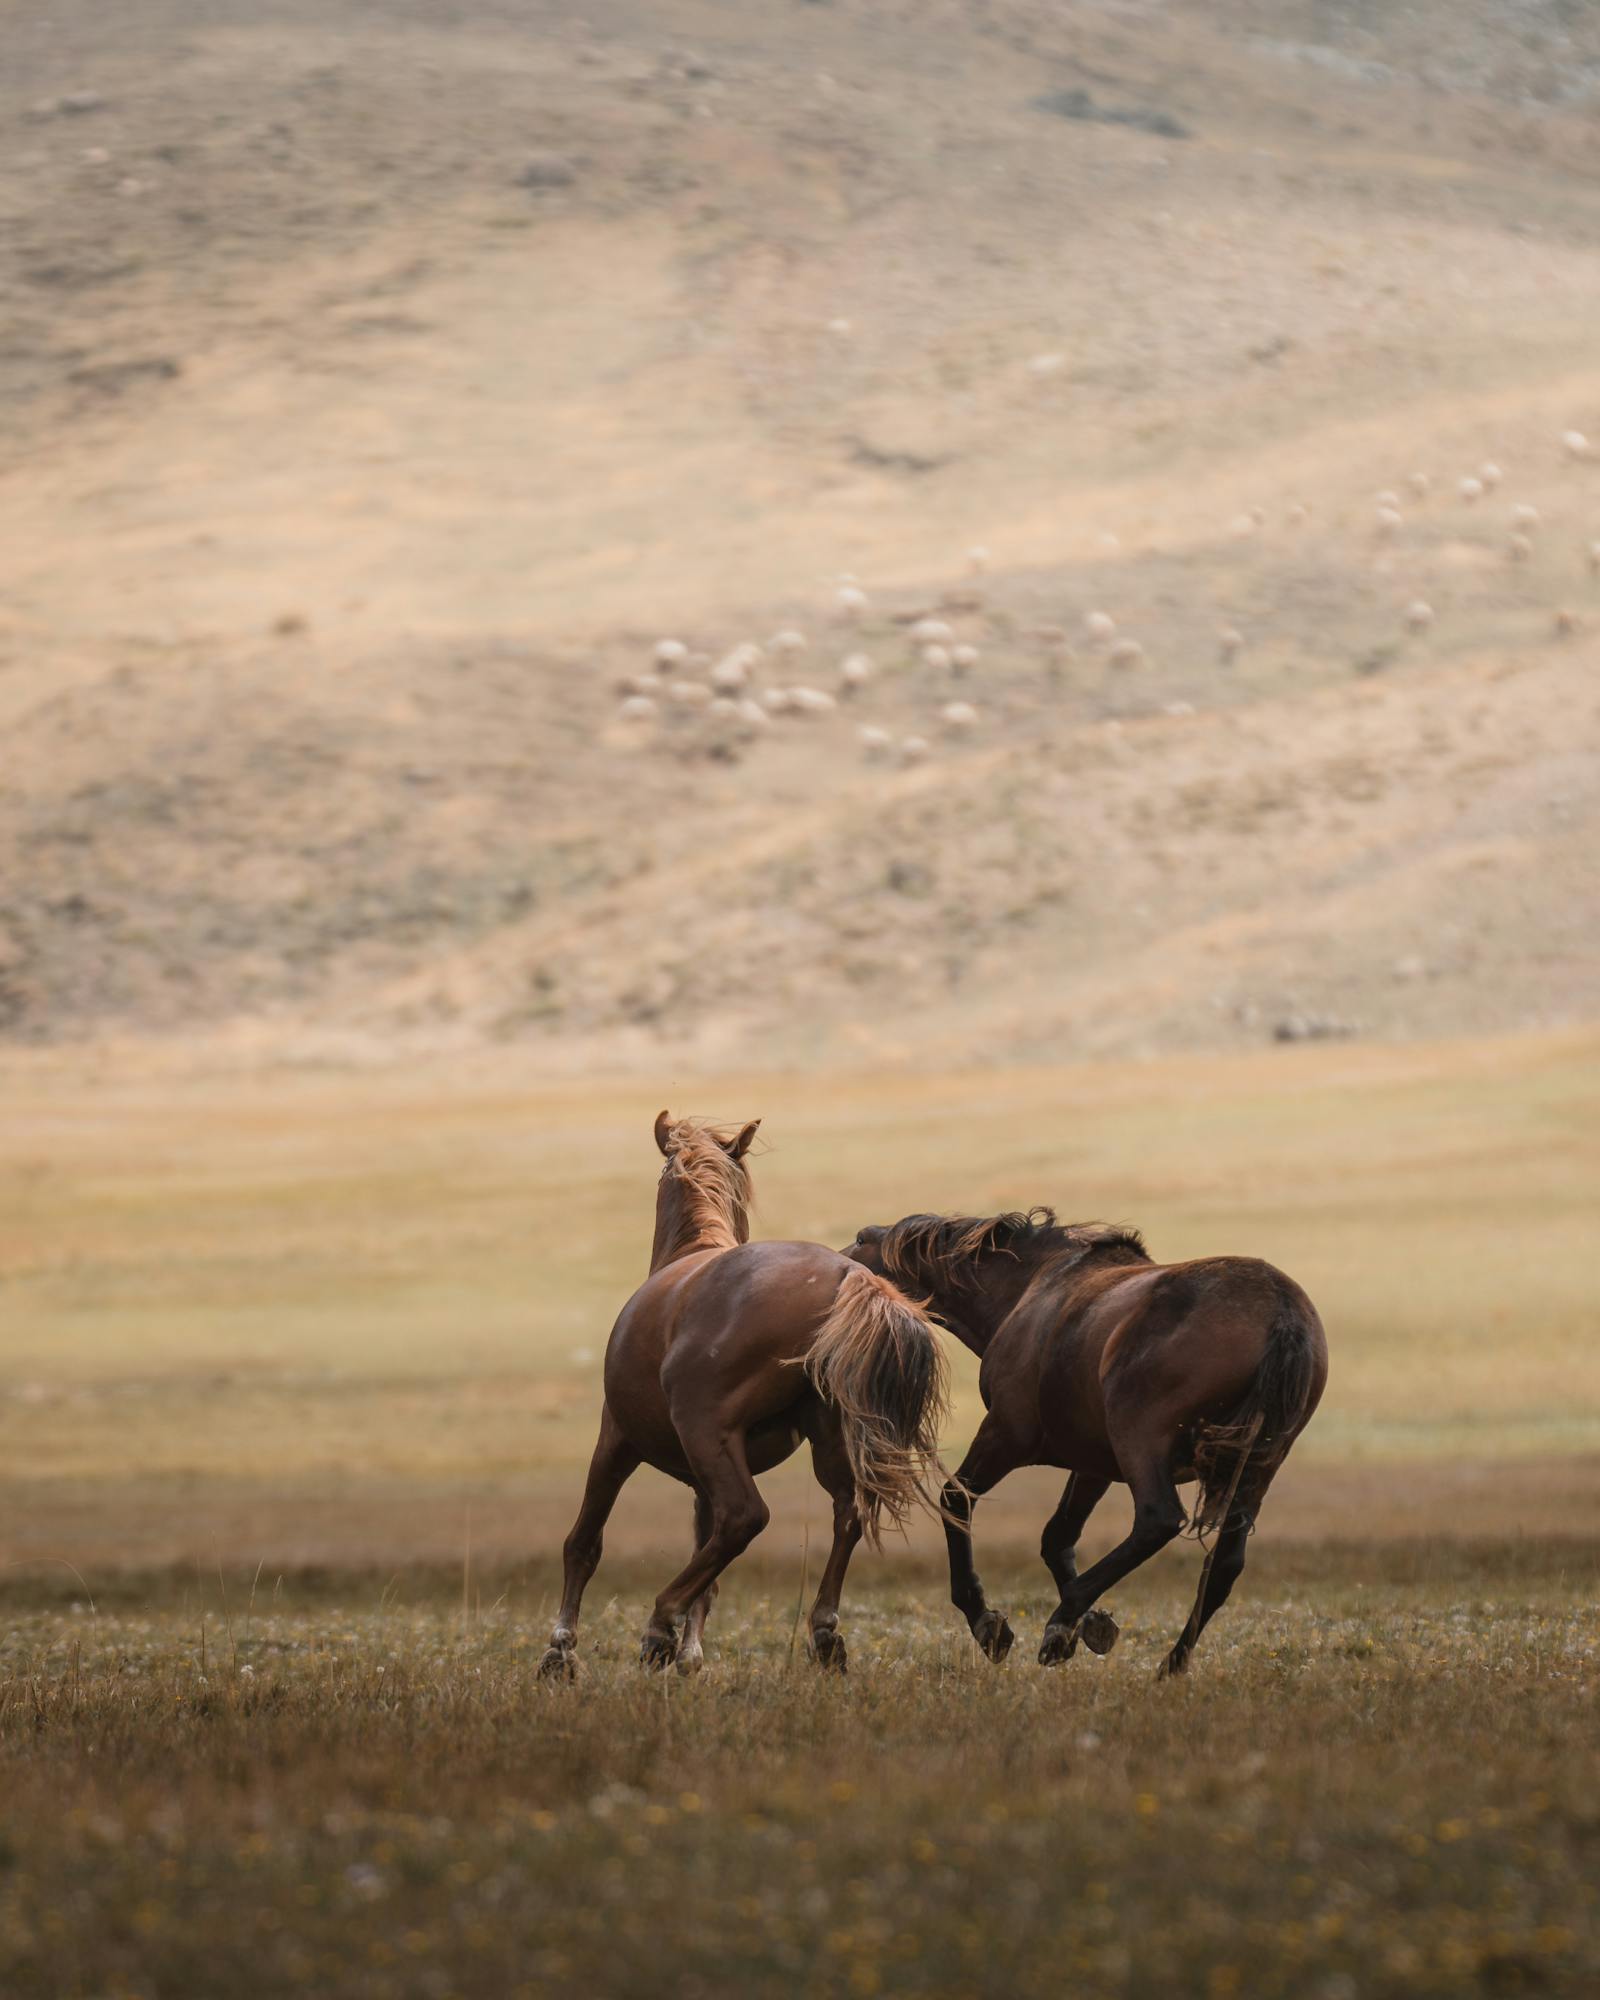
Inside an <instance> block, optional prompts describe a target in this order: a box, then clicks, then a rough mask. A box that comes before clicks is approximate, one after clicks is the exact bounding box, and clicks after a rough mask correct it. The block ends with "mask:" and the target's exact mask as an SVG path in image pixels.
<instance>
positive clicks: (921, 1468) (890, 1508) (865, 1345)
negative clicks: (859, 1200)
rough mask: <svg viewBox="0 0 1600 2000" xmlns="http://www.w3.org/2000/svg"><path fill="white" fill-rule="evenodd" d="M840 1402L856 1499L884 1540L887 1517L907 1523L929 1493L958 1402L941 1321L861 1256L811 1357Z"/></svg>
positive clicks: (829, 1394)
mask: <svg viewBox="0 0 1600 2000" xmlns="http://www.w3.org/2000/svg"><path fill="white" fill-rule="evenodd" d="M805 1368H806V1373H807V1375H809V1376H810V1378H811V1381H812V1383H813V1384H814V1386H815V1387H816V1388H817V1389H818V1390H819V1391H820V1392H821V1394H822V1396H823V1397H824V1398H825V1399H826V1400H827V1401H828V1402H830V1403H832V1404H833V1406H834V1407H835V1408H836V1409H837V1410H838V1412H839V1416H840V1418H841V1420H842V1423H843V1428H844V1448H845V1452H846V1455H847V1456H848V1458H849V1461H850V1472H851V1476H852V1478H853V1479H854V1480H855V1486H856V1508H857V1511H858V1512H859V1513H860V1516H861V1526H862V1529H863V1531H864V1532H865V1534H866V1536H867V1539H868V1540H869V1541H871V1542H873V1543H876V1542H877V1541H878V1540H879V1538H880V1535H881V1532H882V1527H883V1521H884V1517H885V1516H887V1517H888V1519H889V1521H890V1522H891V1523H892V1524H893V1525H894V1526H895V1527H899V1526H901V1525H902V1524H903V1523H904V1521H905V1519H906V1516H907V1515H908V1514H909V1513H910V1511H911V1509H912V1507H913V1506H914V1505H918V1504H921V1505H926V1506H930V1507H936V1503H935V1502H934V1500H933V1499H932V1497H931V1495H930V1493H929V1485H930V1479H931V1476H932V1474H933V1473H934V1472H935V1471H936V1469H937V1468H938V1465H939V1426H940V1424H941V1423H942V1421H943V1419H944V1415H945V1411H946V1408H947V1405H948V1391H947V1384H946V1370H945V1359H944V1349H943V1348H942V1347H941V1346H940V1345H939V1338H938V1335H937V1334H936V1333H935V1331H934V1327H933V1322H932V1321H931V1320H930V1319H929V1318H928V1316H927V1314H926V1313H924V1312H923V1311H922V1310H921V1308H920V1307H918V1306H915V1305H913V1304H912V1302H911V1301H910V1299H908V1298H907V1297H906V1296H905V1294H904V1293H903V1292H900V1291H898V1290H896V1288H895V1287H894V1285H892V1284H891V1283H890V1282H889V1280H888V1279H887V1278H882V1277H879V1276H878V1274H877V1273H876V1272H875V1271H868V1270H864V1269H863V1268H862V1267H861V1266H860V1265H859V1264H853V1265H852V1266H851V1267H850V1269H849V1270H848V1271H847V1272H846V1273H845V1276H844V1280H843V1282H842V1283H841V1285H840V1286H839V1290H838V1293H837V1295H836V1296H835V1298H834V1301H833V1306H832V1309H831V1310H830V1311H829V1313H828V1317H827V1318H826V1319H825V1320H824V1321H823V1322H822V1326H821V1328H820V1329H819V1331H818V1333H817V1337H816V1339H815V1340H814V1341H813V1342H812V1344H811V1351H810V1353H808V1354H807V1356H806V1360H805Z"/></svg>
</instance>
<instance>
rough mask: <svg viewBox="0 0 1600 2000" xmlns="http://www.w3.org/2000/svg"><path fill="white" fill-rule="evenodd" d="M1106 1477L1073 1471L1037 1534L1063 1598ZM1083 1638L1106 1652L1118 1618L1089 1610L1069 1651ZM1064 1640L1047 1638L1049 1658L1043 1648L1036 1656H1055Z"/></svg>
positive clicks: (1112, 1641)
mask: <svg viewBox="0 0 1600 2000" xmlns="http://www.w3.org/2000/svg"><path fill="white" fill-rule="evenodd" d="M1110 1484H1111V1481H1110V1480H1109V1479H1101V1478H1100V1477H1099V1476H1098V1474H1094V1473H1088V1472H1075V1473H1073V1475H1072V1477H1071V1478H1070V1479H1069V1480H1068V1481H1067V1485H1066V1491H1065V1492H1064V1493H1063V1494H1062V1496H1061V1504H1060V1506H1059V1507H1057V1509H1056V1511H1055V1512H1054V1513H1053V1514H1052V1515H1051V1516H1050V1518H1049V1520H1048V1521H1046V1522H1045V1524H1044V1534H1043V1535H1042V1536H1041V1537H1040V1541H1039V1553H1040V1555H1041V1556H1042V1557H1043V1558H1044V1564H1045V1568H1046V1569H1048V1570H1049V1572H1050V1575H1051V1577H1052V1579H1053V1580H1054V1582H1055V1586H1056V1589H1057V1590H1058V1591H1060V1593H1061V1595H1062V1596H1063V1597H1065V1596H1066V1594H1067V1592H1068V1590H1070V1589H1071V1587H1072V1585H1073V1584H1074V1583H1075V1582H1076V1581H1077V1576H1078V1540H1079V1537H1080V1536H1081V1535H1082V1533H1083V1531H1084V1527H1085V1526H1086V1524H1087V1522H1088V1519H1089V1516H1090V1515H1091V1514H1092V1513H1093V1512H1094V1510H1095V1508H1096V1507H1098V1506H1099V1504H1100V1502H1101V1501H1102V1500H1103V1499H1104V1498H1105V1495H1106V1489H1107V1487H1109V1486H1110ZM1080 1638H1081V1639H1082V1640H1083V1642H1084V1644H1085V1645H1086V1646H1087V1647H1088V1648H1089V1650H1090V1651H1091V1652H1093V1653H1109V1652H1110V1651H1111V1648H1112V1647H1113V1646H1114V1645H1115V1644H1116V1643H1117V1621H1116V1620H1115V1619H1114V1618H1113V1617H1112V1616H1111V1614H1110V1613H1109V1612H1107V1611H1089V1612H1086V1613H1085V1614H1084V1618H1083V1622H1082V1624H1081V1625H1080V1627H1079V1629H1078V1631H1077V1632H1076V1633H1075V1634H1074V1635H1073V1638H1072V1640H1071V1641H1070V1650H1071V1651H1075V1650H1076V1648H1077V1642H1078V1640H1079V1639H1080ZM1063 1643H1066V1642H1063V1641H1061V1640H1058V1639H1051V1638H1049V1637H1047V1638H1046V1640H1045V1646H1046V1647H1047V1648H1049V1660H1048V1661H1047V1660H1046V1656H1045V1651H1044V1649H1041V1650H1040V1654H1039V1658H1040V1660H1041V1662H1044V1663H1045V1664H1050V1663H1052V1662H1053V1661H1054V1660H1055V1659H1057V1658H1058V1657H1061V1654H1060V1652H1059V1648H1060V1646H1061V1645H1062V1644H1063Z"/></svg>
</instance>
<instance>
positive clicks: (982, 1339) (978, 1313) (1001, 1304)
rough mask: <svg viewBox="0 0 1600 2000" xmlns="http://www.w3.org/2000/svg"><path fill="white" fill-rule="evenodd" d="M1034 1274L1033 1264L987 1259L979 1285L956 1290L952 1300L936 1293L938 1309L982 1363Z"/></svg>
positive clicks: (953, 1290)
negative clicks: (942, 1297)
mask: <svg viewBox="0 0 1600 2000" xmlns="http://www.w3.org/2000/svg"><path fill="white" fill-rule="evenodd" d="M1034 1275H1035V1274H1034V1271H1033V1269H1032V1267H1031V1266H1029V1265H1025V1264H1013V1263H1010V1262H1009V1261H1008V1262H1006V1263H1004V1264H1003V1265H1002V1264H1001V1263H999V1262H998V1261H997V1260H992V1259H988V1260H985V1262H984V1263H983V1264H982V1265H981V1266H980V1267H979V1271H978V1278H977V1283H976V1284H975V1285H972V1286H970V1287H964V1288H962V1289H960V1290H956V1289H954V1288H952V1289H951V1291H950V1294H949V1298H948V1301H944V1300H941V1299H940V1298H939V1297H938V1296H937V1294H936V1295H935V1297H934V1301H933V1304H934V1310H935V1312H937V1313H938V1315H939V1318H940V1319H941V1320H943V1322H944V1324H945V1325H946V1326H948V1327H949V1329H950V1331H951V1332H952V1333H953V1334H954V1335H955V1337H956V1339H957V1340H959V1341H960V1342H961V1344H962V1346H963V1347H970V1348H971V1349H972V1351H973V1353H974V1354H976V1355H977V1356H978V1357H979V1359H980V1360H981V1359H982V1357H983V1356H984V1355H985V1354H986V1353H987V1352H988V1349H989V1343H990V1341H992V1340H993V1339H994V1337H995V1335H996V1334H997V1333H998V1332H999V1331H1000V1329H1001V1327H1002V1326H1004V1325H1005V1323H1006V1321H1007V1320H1008V1319H1009V1318H1010V1317H1011V1315H1012V1314H1013V1313H1014V1312H1015V1311H1016V1309H1017V1306H1018V1305H1019V1304H1020V1302H1021V1300H1022V1297H1023V1294H1024V1293H1025V1292H1026V1291H1027V1289H1028V1287H1029V1286H1030V1285H1031V1284H1032V1283H1033V1280H1034ZM946 1307H948V1309H946Z"/></svg>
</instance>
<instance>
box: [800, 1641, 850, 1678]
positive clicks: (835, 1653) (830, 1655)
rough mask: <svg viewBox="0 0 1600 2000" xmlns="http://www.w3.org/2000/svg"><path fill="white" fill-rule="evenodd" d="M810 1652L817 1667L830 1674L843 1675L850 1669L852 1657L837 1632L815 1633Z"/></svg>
mask: <svg viewBox="0 0 1600 2000" xmlns="http://www.w3.org/2000/svg"><path fill="white" fill-rule="evenodd" d="M809 1650H810V1653H811V1657H812V1659H814V1660H815V1661H816V1663H817V1665H818V1666H819V1667H822V1668H824V1669H825V1670H826V1671H827V1672H829V1673H834V1674H842V1673H844V1672H845V1671H846V1670H847V1669H848V1667H849V1664H850V1655H849V1653H848V1652H846V1650H845V1643H844V1641H843V1640H842V1639H841V1638H840V1637H839V1635H838V1633H837V1632H827V1631H823V1632H813V1633H812V1635H811V1646H810V1649H809Z"/></svg>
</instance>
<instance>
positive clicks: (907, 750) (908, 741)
mask: <svg viewBox="0 0 1600 2000" xmlns="http://www.w3.org/2000/svg"><path fill="white" fill-rule="evenodd" d="M927 754H928V739H927V737H926V736H902V737H901V739H900V761H901V763H902V764H920V763H922V761H923V760H924V759H925V758H926V756H927Z"/></svg>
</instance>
